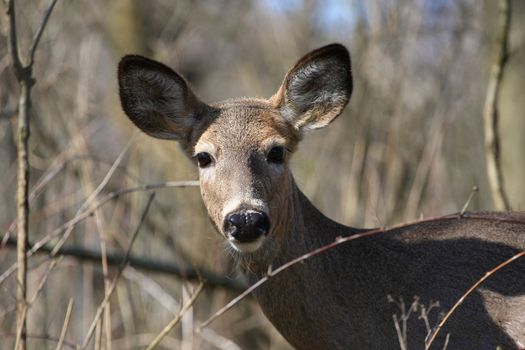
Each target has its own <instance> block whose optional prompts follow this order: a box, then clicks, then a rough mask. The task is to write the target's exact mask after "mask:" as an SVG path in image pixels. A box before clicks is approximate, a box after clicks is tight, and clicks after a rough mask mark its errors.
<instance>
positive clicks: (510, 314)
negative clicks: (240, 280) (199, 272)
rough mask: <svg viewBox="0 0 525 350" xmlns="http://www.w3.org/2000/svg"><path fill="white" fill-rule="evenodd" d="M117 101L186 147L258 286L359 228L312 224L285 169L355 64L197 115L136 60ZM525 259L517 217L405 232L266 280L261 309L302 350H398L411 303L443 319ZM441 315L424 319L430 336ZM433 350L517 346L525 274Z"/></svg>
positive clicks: (333, 110) (306, 60) (314, 55)
mask: <svg viewBox="0 0 525 350" xmlns="http://www.w3.org/2000/svg"><path fill="white" fill-rule="evenodd" d="M118 73H119V84H120V98H121V101H122V106H123V108H124V111H125V112H126V114H127V115H128V116H129V118H130V119H131V120H132V121H133V123H135V125H137V126H138V127H139V128H140V129H142V130H143V131H144V132H146V133H147V134H149V135H151V136H154V137H157V138H162V139H173V140H177V141H179V142H180V144H181V145H182V148H183V149H184V150H185V152H186V153H187V154H188V156H190V157H192V158H194V159H195V162H196V163H197V165H198V167H199V174H200V175H199V176H200V184H201V192H202V197H203V200H204V203H205V205H206V207H207V209H208V213H209V216H210V218H211V219H212V221H213V223H214V225H215V227H216V229H217V231H218V232H219V233H220V234H221V235H222V236H223V237H224V239H226V240H227V241H228V242H229V243H230V244H231V246H232V247H233V249H232V251H233V252H234V254H233V255H234V257H235V258H236V259H238V260H239V261H240V262H241V263H242V265H243V266H244V267H245V268H246V270H247V271H248V272H249V273H250V275H251V276H252V278H253V279H254V280H255V279H257V278H260V277H261V276H263V275H264V274H265V273H266V272H267V270H268V266H269V265H272V266H273V268H276V267H278V266H280V265H282V264H283V263H286V262H288V261H290V260H291V259H293V258H296V257H298V256H300V255H302V254H304V253H306V252H309V251H311V250H313V249H315V248H318V247H320V246H323V245H325V244H328V243H330V242H333V241H334V240H335V239H336V238H337V237H340V236H349V235H353V234H355V233H357V232H363V231H364V230H363V229H356V228H351V227H346V226H343V225H340V224H338V223H336V222H334V221H332V220H330V219H329V218H327V217H325V216H324V215H323V214H322V213H320V212H319V211H318V210H317V209H316V208H315V207H314V206H313V205H312V204H311V203H310V201H309V200H308V199H307V198H306V197H305V196H304V195H303V193H302V192H301V191H300V190H299V188H298V187H297V185H296V183H295V182H294V178H293V176H292V174H291V172H290V169H289V166H288V163H289V160H290V158H291V157H292V155H293V153H294V152H295V150H296V149H297V145H298V143H299V141H300V140H301V138H302V136H303V134H304V133H305V132H306V131H308V130H313V129H318V128H322V127H324V126H326V125H328V124H329V123H330V122H332V121H333V120H334V119H335V118H336V117H337V116H338V115H339V114H340V113H341V111H342V110H343V108H344V107H345V106H346V104H347V102H348V100H349V99H350V94H351V92H352V76H351V71H350V57H349V54H348V51H347V50H346V49H345V47H343V46H341V45H338V44H333V45H329V46H325V47H322V48H320V49H317V50H315V51H312V52H310V53H308V54H307V55H306V56H304V57H303V58H302V59H301V60H299V62H297V63H296V64H295V66H293V67H292V68H291V69H290V71H289V72H288V73H287V74H286V76H285V78H284V81H283V83H282V85H281V87H280V88H279V90H278V91H277V93H276V94H275V95H274V96H272V97H271V98H270V99H268V100H265V99H250V98H241V99H233V100H228V101H224V102H220V103H215V104H205V103H204V102H202V101H200V100H199V99H198V98H197V97H196V95H195V94H194V93H193V92H192V91H191V90H190V88H189V87H188V84H187V83H186V82H185V80H184V79H183V78H182V77H181V76H180V75H178V74H177V73H175V72H174V71H173V70H171V69H170V68H168V67H167V66H165V65H163V64H161V63H158V62H155V61H152V60H150V59H147V58H144V57H140V56H126V57H124V58H123V59H122V61H121V62H120V65H119V71H118ZM520 250H525V213H523V212H522V213H501V214H487V213H485V214H476V215H475V216H473V215H464V216H462V217H459V216H458V217H457V218H447V219H439V220H435V221H428V222H425V223H419V224H414V225H407V226H405V227H402V228H398V229H395V230H390V231H386V232H384V233H383V234H381V235H376V236H373V237H368V238H363V239H358V240H355V241H352V242H349V243H347V244H343V245H340V246H338V247H336V248H334V249H332V250H329V251H327V252H326V253H324V254H321V255H319V256H317V257H315V258H312V259H310V260H308V261H306V262H305V263H304V264H299V265H296V266H294V267H292V268H290V269H288V270H286V271H285V272H283V273H282V274H279V275H277V276H275V277H274V278H271V279H270V280H269V281H268V282H267V283H265V284H264V285H262V286H261V288H259V289H257V290H256V292H255V293H254V294H255V297H256V298H257V300H258V301H259V304H260V305H261V308H262V310H263V311H264V313H265V314H266V316H267V317H268V318H269V319H270V321H271V322H272V323H273V324H274V325H275V327H276V328H277V329H278V330H279V332H281V334H282V335H283V336H284V337H285V338H286V339H287V340H288V341H289V342H290V344H292V345H293V346H294V347H296V348H298V349H359V350H361V349H399V340H398V335H399V332H396V328H395V322H394V320H393V315H395V314H397V315H399V316H401V315H400V313H401V310H400V309H399V305H397V304H396V303H393V302H392V300H394V301H399V300H404V302H405V303H406V305H407V307H408V306H409V305H410V304H411V303H412V301H413V298H414V296H417V298H418V302H419V303H420V305H423V306H426V307H427V308H428V306H429V305H430V304H432V303H433V302H436V301H438V302H439V303H440V309H439V311H441V312H443V311H447V310H448V309H449V308H450V307H451V306H452V305H453V304H454V303H455V302H456V301H457V300H458V299H459V298H460V296H461V295H462V294H463V293H464V292H465V291H466V290H467V289H468V288H469V287H470V286H471V285H472V284H473V283H475V282H476V281H477V280H478V279H479V278H481V277H482V276H483V275H484V274H485V272H487V271H489V270H490V269H491V268H493V267H495V266H496V265H498V264H499V263H501V262H502V261H504V260H506V259H508V258H509V257H511V256H513V255H514V254H516V253H517V252H519V251H520ZM438 314H439V312H438V311H436V310H435V309H434V310H431V312H430V313H429V314H428V315H427V316H428V317H427V321H428V322H429V323H430V326H433V325H436V324H437V321H438V318H439V315H438ZM418 316H419V315H413V316H411V317H409V318H408V320H407V327H406V328H407V335H406V338H407V345H408V346H407V348H408V349H422V348H423V346H424V345H423V344H424V341H425V337H426V336H427V335H428V325H427V324H426V322H425V320H422V319H420V318H419V317H418ZM440 334H441V335H440V337H439V338H438V339H437V341H436V342H435V343H434V345H435V346H434V347H433V349H442V348H443V346H444V345H443V344H444V342H445V335H447V334H448V335H449V339H448V349H487V350H489V349H490V350H495V349H496V347H497V346H501V347H502V348H503V349H517V348H523V347H525V263H524V262H523V261H520V260H517V261H515V262H514V263H513V264H510V265H508V266H507V267H505V268H504V269H502V270H501V271H498V273H496V274H494V275H493V276H492V277H491V278H490V279H488V280H487V281H486V282H485V283H484V284H482V285H481V287H480V288H479V289H477V290H476V291H475V293H473V294H472V295H470V297H469V298H468V299H466V301H465V302H464V303H463V304H462V305H461V307H460V309H459V310H458V311H457V312H456V313H454V314H453V316H452V317H451V318H450V319H449V321H448V323H447V324H446V325H445V328H444V329H443V331H442V332H441V333H440Z"/></svg>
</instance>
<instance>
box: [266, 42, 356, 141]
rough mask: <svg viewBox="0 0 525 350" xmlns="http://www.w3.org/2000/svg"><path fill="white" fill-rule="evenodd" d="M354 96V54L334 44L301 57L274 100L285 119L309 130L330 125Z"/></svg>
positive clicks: (272, 100)
mask: <svg viewBox="0 0 525 350" xmlns="http://www.w3.org/2000/svg"><path fill="white" fill-rule="evenodd" d="M351 94H352V73H351V70H350V55H349V53H348V50H347V49H346V48H345V47H344V46H343V45H340V44H332V45H328V46H324V47H321V48H320V49H317V50H314V51H312V52H310V53H308V54H307V55H305V56H304V57H303V58H301V59H300V60H299V61H298V62H297V63H296V64H295V66H293V67H292V69H290V70H289V71H288V73H287V74H286V76H285V78H284V81H283V83H282V84H281V87H280V88H279V90H278V91H277V93H276V94H275V95H274V96H273V97H272V98H271V99H270V101H271V102H272V104H273V105H274V107H275V108H277V109H278V110H279V111H280V113H281V115H282V116H283V118H285V119H286V120H287V121H289V122H290V123H292V125H294V126H295V127H296V128H297V129H298V130H304V131H305V130H313V129H318V128H322V127H324V126H326V125H328V124H329V123H330V122H331V121H332V120H334V119H335V118H336V117H337V116H339V114H341V112H342V111H343V108H344V107H345V106H346V104H347V103H348V101H349V99H350V95H351Z"/></svg>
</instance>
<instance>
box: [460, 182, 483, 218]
mask: <svg viewBox="0 0 525 350" xmlns="http://www.w3.org/2000/svg"><path fill="white" fill-rule="evenodd" d="M478 191H479V189H478V186H474V187H472V191H470V194H469V196H468V198H467V201H466V202H465V205H463V208H461V211H460V212H459V215H461V216H463V215H464V214H465V212H466V211H467V209H468V206H469V205H470V202H471V201H472V198H474V195H475V194H476V193H478Z"/></svg>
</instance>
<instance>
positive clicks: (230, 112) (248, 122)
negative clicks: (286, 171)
mask: <svg viewBox="0 0 525 350" xmlns="http://www.w3.org/2000/svg"><path fill="white" fill-rule="evenodd" d="M213 107H214V108H215V109H216V111H217V113H216V116H215V118H214V119H213V121H212V122H211V123H210V124H209V125H208V127H207V128H206V130H205V131H204V132H203V133H202V135H201V137H200V139H199V141H198V143H201V142H208V143H212V144H214V145H216V146H219V147H220V148H246V147H248V148H256V149H258V148H261V147H264V146H267V145H266V143H267V142H268V141H272V140H273V141H276V142H278V143H282V144H283V145H284V146H286V147H287V148H288V149H290V150H292V151H293V150H295V148H296V146H297V143H298V142H299V138H300V136H299V133H298V131H297V130H296V129H295V128H294V127H293V126H292V125H290V124H289V123H288V122H287V121H286V120H285V119H284V118H282V117H281V115H280V114H279V112H278V111H277V110H276V109H275V108H274V107H273V106H272V105H271V104H270V103H269V102H268V101H266V100H261V99H248V98H244V99H235V100H227V101H223V102H220V103H217V104H215V105H213Z"/></svg>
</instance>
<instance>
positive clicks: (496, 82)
mask: <svg viewBox="0 0 525 350" xmlns="http://www.w3.org/2000/svg"><path fill="white" fill-rule="evenodd" d="M499 5H500V20H499V28H498V55H497V59H496V61H495V62H494V64H493V65H492V71H491V75H490V81H489V86H488V88H487V96H486V99H485V109H484V125H485V147H486V157H487V172H488V179H489V183H490V187H491V190H492V197H493V200H494V206H495V208H496V209H497V210H510V202H509V199H508V196H507V193H506V192H505V183H504V179H503V172H502V170H501V144H500V138H499V111H498V99H499V93H500V88H501V81H502V79H503V71H504V68H505V64H506V63H507V59H508V37H509V30H510V19H511V9H510V6H511V4H510V0H500V2H499Z"/></svg>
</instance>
